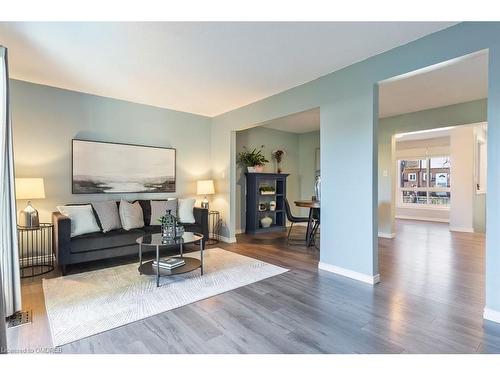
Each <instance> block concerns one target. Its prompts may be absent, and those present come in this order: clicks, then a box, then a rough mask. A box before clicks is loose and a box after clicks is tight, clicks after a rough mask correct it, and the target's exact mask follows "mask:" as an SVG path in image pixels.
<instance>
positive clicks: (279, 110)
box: [212, 22, 500, 312]
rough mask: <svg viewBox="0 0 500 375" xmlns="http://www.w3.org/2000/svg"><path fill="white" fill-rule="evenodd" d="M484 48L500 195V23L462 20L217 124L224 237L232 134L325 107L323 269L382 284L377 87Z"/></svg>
mask: <svg viewBox="0 0 500 375" xmlns="http://www.w3.org/2000/svg"><path fill="white" fill-rule="evenodd" d="M325 48H327V46H325ZM486 49H487V50H488V52H489V54H488V59H489V68H488V69H489V71H488V103H489V105H488V116H487V117H488V126H489V128H488V143H489V147H488V163H489V166H490V167H489V168H488V191H497V190H499V189H500V69H498V67H499V66H500V23H498V22H464V23H460V24H458V25H456V26H453V27H450V28H448V29H445V30H442V31H439V32H436V33H434V34H430V35H428V36H426V37H423V38H421V39H418V40H416V41H413V42H411V43H408V44H405V45H403V46H400V47H397V48H394V49H392V50H390V51H387V52H385V53H382V54H380V55H377V56H374V57H371V58H369V59H366V60H364V61H361V62H359V63H356V64H353V65H351V66H348V67H346V68H344V69H341V70H338V71H336V72H333V73H331V74H328V75H326V76H324V77H321V78H318V79H316V80H314V81H311V82H308V83H306V84H304V85H301V86H298V87H294V88H292V89H290V90H287V91H284V92H282V93H279V94H276V95H273V96H271V97H268V98H265V99H263V100H260V101H257V102H255V103H252V104H249V105H247V106H244V107H241V108H238V109H236V110H233V111H230V112H227V113H224V114H221V115H219V116H216V117H215V118H213V119H212V165H213V177H214V178H215V179H216V181H217V186H219V190H218V191H219V192H220V193H219V194H218V196H217V201H218V206H217V207H218V208H220V210H221V212H222V216H223V218H224V219H225V227H224V232H225V233H227V236H228V237H232V236H233V233H234V229H235V220H234V219H235V216H236V215H235V211H234V208H233V207H234V198H235V191H234V190H235V181H236V173H235V168H234V167H233V165H234V155H235V154H234V150H235V135H234V131H236V130H241V129H246V128H249V127H253V126H256V125H257V124H261V123H263V122H265V121H269V120H271V119H275V118H279V117H283V116H287V115H290V114H293V113H298V112H302V111H305V110H308V109H312V108H318V107H319V108H320V111H321V115H320V116H321V165H322V168H321V179H322V197H321V198H322V201H321V205H322V207H321V208H322V209H321V225H322V231H321V253H320V267H322V268H328V269H330V270H335V272H338V273H343V274H346V273H347V274H349V275H356V277H357V276H359V278H362V279H366V278H367V279H368V280H371V281H373V282H376V281H377V280H378V273H379V270H378V239H377V231H378V177H379V176H378V140H377V136H378V128H379V123H378V118H379V116H378V83H379V82H380V81H383V80H386V79H389V78H392V77H396V76H399V75H402V74H406V73H409V72H413V71H416V70H419V69H423V68H426V67H429V66H432V65H435V64H438V63H442V62H445V61H449V60H452V59H455V58H459V57H462V56H465V55H468V54H471V53H476V52H478V51H483V50H486ZM353 181H355V183H354V182H353ZM486 205H487V233H486V237H487V238H486V263H487V264H486V306H487V307H488V309H490V310H493V311H497V312H500V296H499V295H498V292H497V291H498V289H500V271H499V268H498V264H500V248H499V247H498V246H496V244H497V243H499V242H500V231H498V226H500V209H499V207H500V197H498V196H496V195H493V194H489V195H488V196H487V203H486ZM325 229H326V230H325ZM352 272H354V273H352ZM382 277H383V275H382ZM487 311H489V310H487Z"/></svg>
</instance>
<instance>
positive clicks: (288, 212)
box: [284, 197, 294, 222]
mask: <svg viewBox="0 0 500 375" xmlns="http://www.w3.org/2000/svg"><path fill="white" fill-rule="evenodd" d="M284 200H285V213H286V218H287V219H288V221H292V222H293V219H294V217H293V215H292V210H291V209H290V203H288V199H287V198H286V197H285V199H284Z"/></svg>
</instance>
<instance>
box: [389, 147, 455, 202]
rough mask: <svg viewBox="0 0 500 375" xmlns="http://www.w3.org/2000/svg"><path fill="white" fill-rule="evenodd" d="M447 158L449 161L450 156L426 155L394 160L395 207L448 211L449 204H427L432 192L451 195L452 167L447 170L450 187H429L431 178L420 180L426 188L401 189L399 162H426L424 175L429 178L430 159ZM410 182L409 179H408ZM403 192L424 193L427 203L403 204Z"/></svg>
mask: <svg viewBox="0 0 500 375" xmlns="http://www.w3.org/2000/svg"><path fill="white" fill-rule="evenodd" d="M440 157H441V158H448V159H450V155H426V156H415V157H410V158H403V159H397V160H396V170H397V176H398V178H397V188H396V195H397V197H396V202H397V203H396V206H397V207H398V208H412V209H426V210H439V211H449V210H450V204H443V205H437V204H431V203H429V199H430V193H433V192H448V193H451V184H452V167H451V166H450V170H449V178H450V187H447V188H443V187H435V186H434V187H431V186H429V185H430V182H431V180H432V178H425V179H424V178H423V179H422V180H423V181H425V182H426V185H427V186H424V187H401V161H402V160H426V164H427V167H426V172H424V174H425V175H426V176H431V171H430V169H431V159H433V158H440ZM408 181H410V179H408ZM403 191H413V192H415V193H417V192H419V191H425V192H426V196H427V203H404V202H403ZM450 200H451V197H450Z"/></svg>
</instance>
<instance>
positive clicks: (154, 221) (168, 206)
mask: <svg viewBox="0 0 500 375" xmlns="http://www.w3.org/2000/svg"><path fill="white" fill-rule="evenodd" d="M168 210H170V213H171V214H172V215H174V216H177V198H174V199H168V200H164V201H151V220H150V224H149V225H160V223H159V222H158V219H160V217H162V216H164V215H165V214H166V213H167V211H168Z"/></svg>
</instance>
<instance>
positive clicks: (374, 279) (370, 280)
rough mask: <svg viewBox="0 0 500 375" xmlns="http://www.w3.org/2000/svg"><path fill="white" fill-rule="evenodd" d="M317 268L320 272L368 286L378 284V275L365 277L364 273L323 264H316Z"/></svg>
mask: <svg viewBox="0 0 500 375" xmlns="http://www.w3.org/2000/svg"><path fill="white" fill-rule="evenodd" d="M318 268H319V269H320V270H323V271H328V272H331V273H335V274H337V275H340V276H345V277H348V278H350V279H354V280H358V281H362V282H364V283H367V284H370V285H375V284H377V283H379V282H380V274H376V275H373V276H371V275H367V274H365V273H361V272H356V271H352V270H348V269H346V268H342V267H337V266H334V265H332V264H328V263H323V262H319V263H318Z"/></svg>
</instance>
